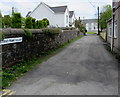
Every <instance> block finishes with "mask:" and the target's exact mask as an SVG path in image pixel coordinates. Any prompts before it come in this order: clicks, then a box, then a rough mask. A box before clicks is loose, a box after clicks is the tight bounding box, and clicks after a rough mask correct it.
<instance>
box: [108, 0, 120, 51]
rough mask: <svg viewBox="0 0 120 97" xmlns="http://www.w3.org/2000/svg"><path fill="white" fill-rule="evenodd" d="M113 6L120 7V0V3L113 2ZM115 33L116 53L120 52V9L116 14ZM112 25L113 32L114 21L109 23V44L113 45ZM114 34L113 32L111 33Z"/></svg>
mask: <svg viewBox="0 0 120 97" xmlns="http://www.w3.org/2000/svg"><path fill="white" fill-rule="evenodd" d="M113 6H116V7H118V6H120V0H119V2H113ZM114 22H115V25H116V26H115V31H114V50H115V51H118V52H119V51H120V8H119V9H118V10H116V12H115V21H114ZM110 24H111V30H113V28H112V19H110V20H109V21H108V24H107V42H108V43H109V44H111V35H110ZM111 34H112V31H111Z"/></svg>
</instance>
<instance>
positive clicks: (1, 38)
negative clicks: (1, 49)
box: [0, 32, 5, 41]
mask: <svg viewBox="0 0 120 97" xmlns="http://www.w3.org/2000/svg"><path fill="white" fill-rule="evenodd" d="M4 38H5V36H4V33H3V32H0V41H2V40H4Z"/></svg>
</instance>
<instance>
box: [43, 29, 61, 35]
mask: <svg viewBox="0 0 120 97" xmlns="http://www.w3.org/2000/svg"><path fill="white" fill-rule="evenodd" d="M42 31H43V33H46V34H59V33H60V32H61V29H59V28H50V29H48V28H44V29H42Z"/></svg>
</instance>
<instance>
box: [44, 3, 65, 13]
mask: <svg viewBox="0 0 120 97" xmlns="http://www.w3.org/2000/svg"><path fill="white" fill-rule="evenodd" d="M44 4H45V3H44ZM45 5H46V6H47V7H49V8H50V9H51V10H52V11H54V12H55V13H58V12H65V11H66V9H67V6H56V7H51V6H49V5H47V4H45Z"/></svg>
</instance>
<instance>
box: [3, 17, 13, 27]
mask: <svg viewBox="0 0 120 97" xmlns="http://www.w3.org/2000/svg"><path fill="white" fill-rule="evenodd" d="M4 25H5V27H6V28H8V27H11V25H12V19H11V17H10V15H5V16H4Z"/></svg>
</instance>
